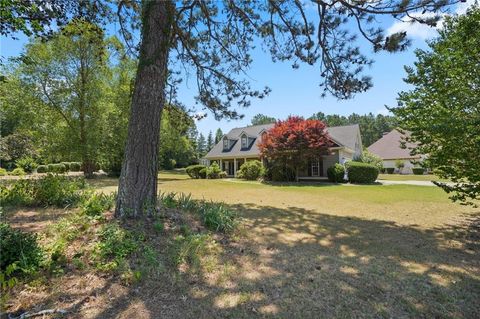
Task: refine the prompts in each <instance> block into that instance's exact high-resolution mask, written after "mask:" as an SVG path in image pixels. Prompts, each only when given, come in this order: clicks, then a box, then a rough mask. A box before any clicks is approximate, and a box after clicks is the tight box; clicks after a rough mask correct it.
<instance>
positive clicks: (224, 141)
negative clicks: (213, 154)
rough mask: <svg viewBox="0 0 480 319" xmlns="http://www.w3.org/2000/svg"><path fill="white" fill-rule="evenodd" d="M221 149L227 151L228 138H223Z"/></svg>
mask: <svg viewBox="0 0 480 319" xmlns="http://www.w3.org/2000/svg"><path fill="white" fill-rule="evenodd" d="M223 149H224V150H227V149H228V138H226V137H224V138H223Z"/></svg>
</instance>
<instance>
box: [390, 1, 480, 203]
mask: <svg viewBox="0 0 480 319" xmlns="http://www.w3.org/2000/svg"><path fill="white" fill-rule="evenodd" d="M415 55H416V57H417V61H416V62H415V67H406V68H405V69H406V72H407V78H406V79H405V81H406V82H407V83H408V84H410V85H412V86H413V89H412V90H409V91H403V92H401V93H400V94H399V97H398V107H395V108H392V109H391V111H392V112H393V113H394V114H395V115H396V116H398V118H399V120H400V126H401V128H403V129H404V130H408V131H409V132H410V133H411V134H410V137H408V138H407V139H408V141H411V142H415V143H418V147H416V148H415V149H413V150H411V151H412V152H413V154H426V155H427V160H426V161H425V165H428V166H430V167H431V168H433V169H434V170H435V172H436V174H438V175H439V176H440V177H443V178H446V179H449V180H451V181H452V182H453V183H454V184H453V185H452V184H450V183H441V182H437V185H439V186H441V187H442V188H443V189H444V190H445V191H447V192H448V193H451V194H452V196H451V198H452V199H453V200H456V201H460V202H462V203H474V202H475V199H479V198H480V9H479V7H478V6H477V7H475V8H472V9H470V10H469V11H467V13H466V14H465V15H462V16H456V17H448V18H446V20H445V22H444V25H443V27H442V29H441V30H440V31H439V36H438V38H436V39H435V40H433V41H430V43H429V50H417V51H416V52H415Z"/></svg>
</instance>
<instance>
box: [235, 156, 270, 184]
mask: <svg viewBox="0 0 480 319" xmlns="http://www.w3.org/2000/svg"><path fill="white" fill-rule="evenodd" d="M264 175H265V168H264V167H263V164H262V162H260V161H257V160H254V161H247V162H245V163H244V164H243V165H242V166H240V169H239V170H238V172H237V177H238V178H243V179H247V180H256V179H259V178H261V177H263V176H264Z"/></svg>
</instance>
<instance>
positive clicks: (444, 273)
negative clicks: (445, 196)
mask: <svg viewBox="0 0 480 319" xmlns="http://www.w3.org/2000/svg"><path fill="white" fill-rule="evenodd" d="M231 208H234V209H237V210H238V211H240V212H241V216H242V219H243V225H244V229H243V230H242V231H241V233H242V234H243V238H242V237H240V238H241V239H238V240H233V239H230V240H228V239H225V240H224V241H223V247H224V249H223V252H222V253H221V255H220V259H221V265H222V266H221V267H218V269H217V270H216V271H215V272H211V273H209V272H205V273H202V274H200V276H193V277H190V276H182V277H181V278H180V279H172V277H171V274H170V275H169V274H165V275H164V276H165V278H163V279H162V278H160V279H156V280H149V279H146V280H144V282H143V283H142V284H140V285H139V286H137V287H136V288H132V290H131V293H128V294H126V295H125V296H124V297H122V298H117V299H115V300H114V301H112V303H110V304H108V305H105V309H104V310H103V311H102V312H101V313H100V314H98V315H97V316H96V318H132V317H137V318H160V317H161V318H255V317H259V318H338V317H342V318H344V317H345V318H351V317H356V318H372V317H394V318H398V317H409V318H418V317H426V318H434V317H435V318H447V317H456V318H479V317H480V304H479V303H478V300H480V258H479V253H480V250H479V246H478V245H477V244H473V246H472V245H470V246H469V243H470V244H471V243H472V239H471V237H469V236H471V232H472V229H471V227H475V228H474V230H473V231H476V226H472V223H468V224H464V225H457V226H455V227H449V226H445V227H441V228H436V229H431V230H422V229H417V228H413V227H407V226H402V225H398V224H396V223H393V222H386V221H381V220H365V219H360V218H355V217H339V216H333V215H328V214H321V213H317V212H314V211H310V210H305V209H302V208H298V207H289V208H288V209H279V208H276V207H269V206H254V205H234V206H231ZM472 218H474V219H475V221H478V220H479V219H480V214H476V215H473V216H472ZM474 236H476V235H474ZM474 238H475V237H474Z"/></svg>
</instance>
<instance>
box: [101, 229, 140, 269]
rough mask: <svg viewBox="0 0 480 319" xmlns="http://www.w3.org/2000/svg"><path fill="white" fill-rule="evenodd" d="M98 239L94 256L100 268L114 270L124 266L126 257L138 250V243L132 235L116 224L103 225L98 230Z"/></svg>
mask: <svg viewBox="0 0 480 319" xmlns="http://www.w3.org/2000/svg"><path fill="white" fill-rule="evenodd" d="M99 239H100V240H99V242H98V243H97V245H96V247H95V254H96V255H97V256H98V259H99V267H100V268H104V269H105V267H106V268H107V269H108V270H115V269H116V268H117V267H119V266H122V265H124V264H125V262H126V260H125V259H126V257H128V256H129V255H130V254H131V253H133V252H134V251H135V250H137V249H138V242H137V241H136V240H135V238H134V236H133V235H132V233H131V232H129V231H128V230H125V229H123V228H121V227H120V226H119V225H118V224H117V223H111V224H106V225H104V226H103V227H102V229H101V230H100V236H99ZM112 263H113V264H112Z"/></svg>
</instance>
